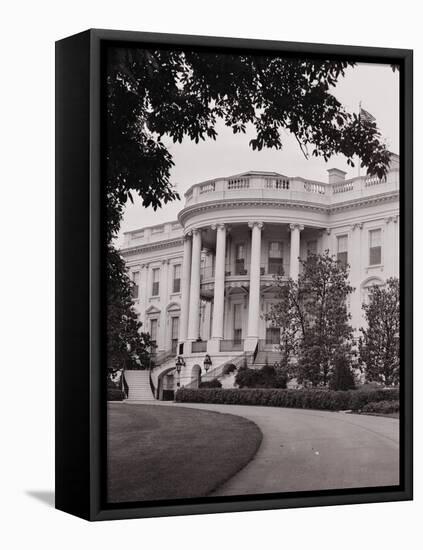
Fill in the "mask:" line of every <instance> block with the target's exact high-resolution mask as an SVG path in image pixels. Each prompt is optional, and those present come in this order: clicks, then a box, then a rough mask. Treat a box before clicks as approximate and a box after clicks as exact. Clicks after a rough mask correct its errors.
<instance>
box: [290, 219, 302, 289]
mask: <svg viewBox="0 0 423 550" xmlns="http://www.w3.org/2000/svg"><path fill="white" fill-rule="evenodd" d="M289 229H290V230H291V254H290V266H289V271H290V273H289V276H290V277H291V279H294V280H297V279H298V275H299V274H300V260H299V257H300V232H301V231H302V230H303V229H304V226H303V225H299V224H297V223H291V224H290V225H289Z"/></svg>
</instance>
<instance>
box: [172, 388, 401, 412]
mask: <svg viewBox="0 0 423 550" xmlns="http://www.w3.org/2000/svg"><path fill="white" fill-rule="evenodd" d="M397 400H399V389H397V388H395V389H379V390H374V391H368V392H361V391H360V390H347V391H333V390H324V389H322V390H320V389H311V390H310V389H309V390H307V389H300V390H281V389H265V388H255V389H247V388H245V389H244V388H243V389H241V388H234V389H208V388H207V389H206V388H204V389H188V388H181V389H179V390H178V391H177V393H176V401H177V402H179V403H218V404H224V405H261V406H267V407H292V408H296V409H320V410H327V411H340V410H353V411H358V410H361V409H363V407H364V406H365V405H367V404H368V403H372V402H379V401H397Z"/></svg>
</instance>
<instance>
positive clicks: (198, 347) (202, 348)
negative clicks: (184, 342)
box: [191, 340, 207, 353]
mask: <svg viewBox="0 0 423 550" xmlns="http://www.w3.org/2000/svg"><path fill="white" fill-rule="evenodd" d="M191 351H192V353H203V352H206V351H207V341H206V340H199V341H197V342H193V343H192V345H191Z"/></svg>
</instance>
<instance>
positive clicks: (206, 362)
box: [203, 354, 212, 375]
mask: <svg viewBox="0 0 423 550" xmlns="http://www.w3.org/2000/svg"><path fill="white" fill-rule="evenodd" d="M203 365H204V370H205V371H206V375H207V373H208V371H209V368H210V367H211V366H212V360H211V358H210V355H208V354H206V356H205V357H204V362H203Z"/></svg>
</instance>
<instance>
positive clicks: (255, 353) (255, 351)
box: [253, 342, 259, 363]
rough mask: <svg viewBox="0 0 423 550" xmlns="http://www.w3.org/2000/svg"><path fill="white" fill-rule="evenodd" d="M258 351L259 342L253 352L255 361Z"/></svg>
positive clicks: (254, 360)
mask: <svg viewBox="0 0 423 550" xmlns="http://www.w3.org/2000/svg"><path fill="white" fill-rule="evenodd" d="M258 351H259V343H258V342H257V344H256V347H255V348H254V353H253V363H255V362H256V359H257V354H258Z"/></svg>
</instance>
